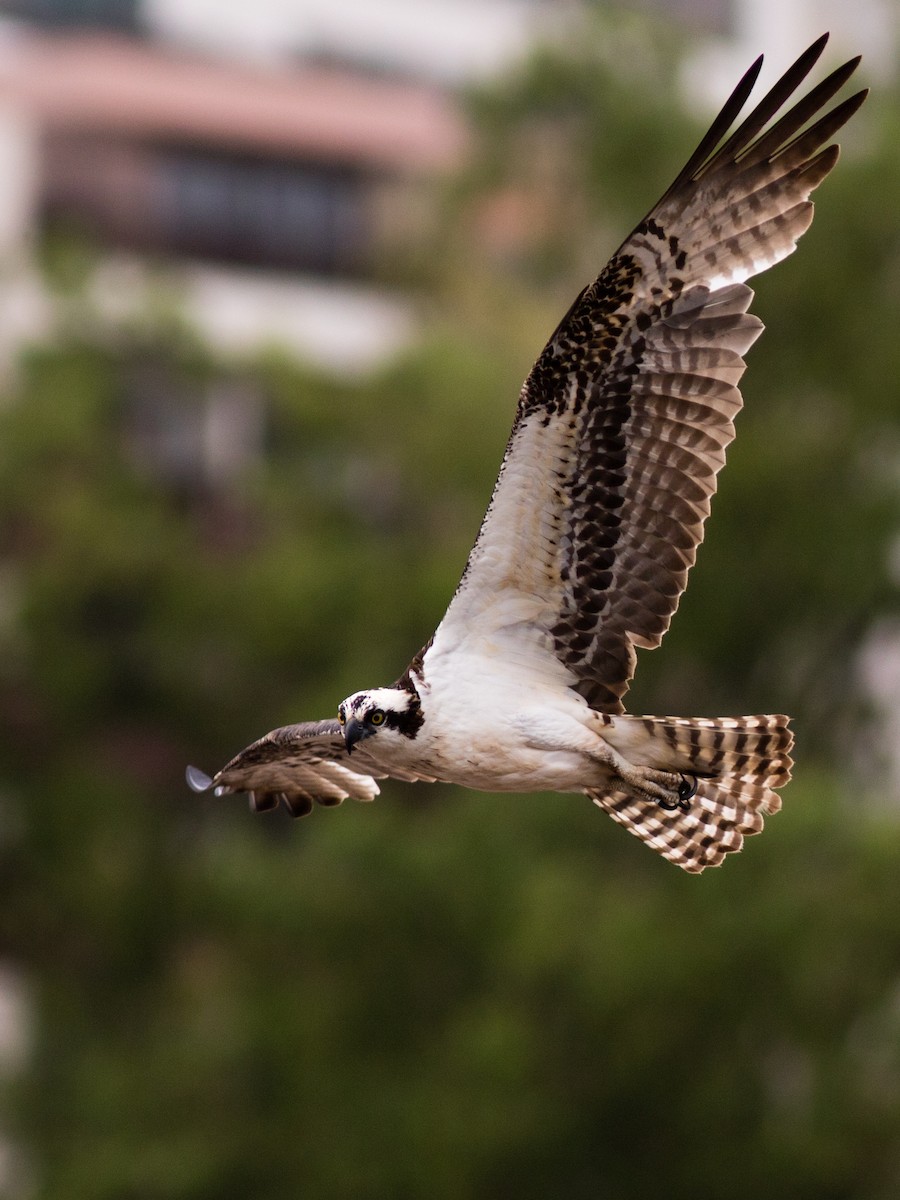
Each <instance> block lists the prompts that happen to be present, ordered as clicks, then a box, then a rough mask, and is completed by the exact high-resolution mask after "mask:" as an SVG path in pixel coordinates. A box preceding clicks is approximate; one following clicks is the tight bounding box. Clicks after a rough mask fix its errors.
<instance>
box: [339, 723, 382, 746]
mask: <svg viewBox="0 0 900 1200" xmlns="http://www.w3.org/2000/svg"><path fill="white" fill-rule="evenodd" d="M374 732H375V730H374V729H371V728H370V727H369V726H368V725H365V724H364V723H363V722H362V721H357V720H356V718H355V717H351V718H350V720H349V721H348V722H347V724H346V725H345V726H344V745H345V746H346V747H347V753H348V754H352V753H353V747H354V746H355V745H356V743H357V742H361V741H362V740H363V739H364V738H367V737H370V736H371V735H372V734H373V733H374Z"/></svg>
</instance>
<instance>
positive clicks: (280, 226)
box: [0, 27, 466, 360]
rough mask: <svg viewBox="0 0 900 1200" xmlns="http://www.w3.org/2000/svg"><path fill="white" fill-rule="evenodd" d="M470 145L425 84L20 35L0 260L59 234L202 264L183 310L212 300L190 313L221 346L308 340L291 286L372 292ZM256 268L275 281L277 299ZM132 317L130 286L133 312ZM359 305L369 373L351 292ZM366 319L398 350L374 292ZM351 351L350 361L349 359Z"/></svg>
mask: <svg viewBox="0 0 900 1200" xmlns="http://www.w3.org/2000/svg"><path fill="white" fill-rule="evenodd" d="M465 145H466V129H465V125H464V122H463V120H462V117H461V116H460V114H459V112H458V110H457V108H456V105H455V103H454V101H453V99H452V97H451V96H450V95H449V94H447V93H446V92H444V91H442V90H441V89H438V88H436V87H434V86H428V85H426V84H423V83H419V82H415V81H409V80H394V79H390V78H384V77H379V76H366V75H362V74H360V73H353V72H350V71H348V70H344V69H339V68H337V67H325V66H310V65H307V66H304V67H303V68H294V69H288V68H281V69H275V68H272V67H267V68H262V67H254V66H249V65H247V64H244V63H236V62H232V61H227V60H221V59H218V60H217V59H211V58H209V57H203V56H200V55H198V54H196V53H193V54H192V53H187V52H184V51H177V50H172V49H170V48H166V47H164V46H162V45H159V44H155V43H152V42H148V41H141V40H137V39H126V38H124V37H121V36H116V35H111V34H109V33H87V34H85V33H77V34H72V33H68V34H63V33H47V32H38V31H36V30H34V29H28V28H22V27H12V28H8V29H6V30H5V31H4V36H3V37H2V39H0V165H2V167H4V168H5V169H3V170H2V171H0V255H2V257H3V260H4V261H5V262H6V263H10V262H16V261H19V259H20V258H21V253H22V251H23V249H25V248H27V247H28V246H29V245H31V244H33V242H34V240H35V238H36V237H38V236H39V235H40V234H41V233H42V232H43V231H45V230H46V229H48V228H53V227H57V228H59V227H62V228H65V229H67V230H70V231H74V232H77V233H80V234H83V235H87V236H88V237H89V238H90V239H92V241H93V242H94V243H95V244H97V245H99V246H103V247H105V248H106V249H108V250H111V251H120V252H121V251H127V252H130V253H131V254H134V253H138V254H140V255H142V256H146V255H148V254H149V255H153V256H156V257H157V258H158V257H160V256H162V257H163V258H165V259H168V260H169V261H183V262H187V263H191V264H195V266H194V269H193V270H188V272H187V276H186V280H185V286H186V291H187V293H188V301H189V294H190V292H191V290H192V289H194V290H199V292H200V293H202V298H203V302H204V307H203V310H202V311H200V310H198V311H197V313H196V314H195V315H196V316H197V317H198V319H199V320H200V322H201V324H203V323H204V321H206V322H207V323H210V322H211V326H210V328H209V329H208V330H207V332H209V333H210V334H211V335H213V336H215V335H216V332H217V328H218V324H219V323H222V322H224V325H223V328H222V330H221V332H222V335H223V336H224V337H226V338H227V337H229V336H234V337H236V339H237V344H238V346H241V345H242V343H243V342H244V341H247V340H251V341H252V340H253V338H252V327H253V326H254V324H257V325H261V323H262V322H263V321H265V320H269V319H270V318H271V317H272V311H273V309H275V310H280V312H281V313H282V314H283V316H287V314H289V313H290V311H291V310H292V308H295V309H296V312H295V316H296V322H295V328H297V329H300V328H301V327H302V326H303V325H304V314H305V313H306V312H307V310H309V309H310V308H311V307H312V308H315V307H316V297H315V295H314V296H313V297H310V296H309V295H308V291H309V289H308V288H307V289H306V290H304V289H303V288H302V287H301V288H299V290H298V289H297V288H294V289H292V288H291V287H290V286H289V279H287V278H286V273H287V274H292V275H294V276H297V275H307V276H314V277H318V278H323V277H324V278H332V279H335V278H340V279H342V280H346V281H357V282H360V281H365V280H367V279H369V278H370V277H371V275H372V273H373V269H374V267H375V265H376V264H377V263H378V262H379V261H383V260H384V258H385V257H386V256H390V255H391V254H392V253H395V252H397V251H398V249H399V248H400V247H401V246H404V247H408V246H410V244H413V245H414V244H415V240H416V237H417V235H422V234H424V231H425V229H426V228H427V224H428V213H429V211H430V205H431V203H432V200H433V194H434V184H435V181H436V180H438V179H439V178H440V177H441V176H442V175H443V174H444V173H445V172H447V171H448V170H450V169H452V168H453V167H455V166H457V165H458V164H459V162H460V159H461V156H462V155H463V154H464V152H465ZM204 262H207V263H216V264H219V265H220V266H221V264H232V265H244V266H252V267H254V268H256V273H255V275H254V278H253V279H252V280H249V281H245V280H244V279H242V277H241V275H240V274H239V273H238V274H235V273H234V272H231V273H230V274H229V273H227V272H225V273H223V272H222V271H221V270H218V271H216V272H214V273H209V272H203V271H202V270H200V269H199V268H198V267H197V266H196V264H200V263H204ZM260 268H264V269H268V270H271V271H274V272H276V273H277V279H275V278H273V279H272V280H271V281H270V282H271V284H272V287H274V292H273V290H272V287H266V286H265V282H264V279H263V278H262V277H261V276H260V274H259V269H260ZM198 271H199V273H198ZM126 278H129V276H128V275H127V273H125V274H123V273H122V272H120V273H119V279H120V280H121V281H124V280H125V279H126ZM130 278H131V280H132V281H134V278H135V277H134V272H133V271H132V273H131V276H130ZM333 290H334V288H333V285H332V287H331V288H326V289H325V293H324V295H325V298H324V299H323V303H326V305H327V296H329V295H331V294H333ZM315 291H316V289H315V288H313V292H314V293H315ZM109 299H110V297H109V296H107V301H109ZM133 302H134V296H133V289H132V290H131V291H129V289H128V288H127V287H125V289H124V291H123V295H122V303H123V305H125V306H126V307H127V306H128V305H129V304H130V303H133ZM349 303H350V304H351V309H352V311H353V312H354V315H355V316H356V317H357V320H358V321H361V324H358V325H357V328H359V329H360V330H361V332H362V335H363V336H362V349H361V351H360V352H361V354H362V356H363V357H364V358H365V357H366V348H367V346H368V342H369V341H371V339H368V340H367V337H366V335H365V325H366V322H365V319H364V315H363V313H362V311H361V296H360V293H359V290H358V289H357V291H356V293H355V294H353V295H351V297H350V299H349ZM362 307H364V306H362ZM401 307H402V306H401ZM371 308H372V320H373V322H374V325H375V329H376V334H377V336H378V337H379V338H380V337H382V336H385V337H387V341H388V342H390V340H391V338H390V332H391V329H392V328H393V329H395V330H397V331H399V330H400V329H401V327H403V326H404V324H405V322H404V321H403V319H402V314H400V313H398V312H397V311H394V309H392V307H391V305H389V304H387V302H386V300H385V299H384V298H380V301H379V299H378V298H376V297H375V296H374V295H373V297H372V300H371ZM239 310H243V312H244V317H245V324H246V325H247V327H248V328H247V330H245V331H244V334H243V335H242V332H241V329H240V321H237V324H236V323H235V322H236V313H237V312H238V311H239ZM216 314H218V316H217V315H216ZM254 314H256V316H257V318H258V319H256V320H254ZM284 324H285V321H284V320H282V321H279V320H278V319H277V318H276V319H275V322H274V325H275V329H274V331H273V335H274V336H278V334H279V333H282V334H288V333H289V328H285V329H279V326H280V325H284ZM314 325H315V322H314ZM317 328H318V327H317ZM258 332H259V336H260V338H261V339H262V338H263V330H262V328H260V329H259V331H258ZM352 338H353V335H352V332H351V334H350V341H351V342H352ZM311 340H312V341H313V343H315V339H311ZM293 348H294V349H298V350H301V351H302V350H303V349H304V345H303V339H302V338H301V340H300V344H299V345H295V346H294V347H293ZM347 353H348V354H349V357H350V359H351V360H353V359H354V351H353V347H352V345H351V346H350V347H349V348H348V350H347ZM326 358H327V354H326Z"/></svg>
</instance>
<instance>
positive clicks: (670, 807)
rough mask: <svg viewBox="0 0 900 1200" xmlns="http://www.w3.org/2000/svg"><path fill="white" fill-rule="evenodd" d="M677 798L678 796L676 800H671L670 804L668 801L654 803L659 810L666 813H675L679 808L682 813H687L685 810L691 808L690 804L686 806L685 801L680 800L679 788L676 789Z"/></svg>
mask: <svg viewBox="0 0 900 1200" xmlns="http://www.w3.org/2000/svg"><path fill="white" fill-rule="evenodd" d="M678 796H679V798H678V799H677V800H673V801H671V802H670V801H668V800H657V802H656V803H657V804H658V805H659V807H660V808H663V809H665V811H666V812H675V811H676V810H677V809H679V808H680V809H681V810H682V811H683V812H687V810H688V809H689V808H690V807H691V806H690V804H688V802H687V800H684V799H682V798H681V788H680V787H679V789H678Z"/></svg>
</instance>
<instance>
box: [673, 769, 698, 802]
mask: <svg viewBox="0 0 900 1200" xmlns="http://www.w3.org/2000/svg"><path fill="white" fill-rule="evenodd" d="M696 795H697V776H696V775H682V777H681V783H680V784H679V785H678V799H679V801H681V802H682V803H683V804H684V803H686V802H687V801H688V800H690V799H692V798H693V797H694V796H696Z"/></svg>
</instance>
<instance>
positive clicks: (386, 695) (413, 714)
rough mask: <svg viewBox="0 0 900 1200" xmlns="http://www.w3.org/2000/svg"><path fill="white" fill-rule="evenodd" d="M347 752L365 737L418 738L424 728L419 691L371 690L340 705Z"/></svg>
mask: <svg viewBox="0 0 900 1200" xmlns="http://www.w3.org/2000/svg"><path fill="white" fill-rule="evenodd" d="M338 720H339V721H340V723H341V729H342V730H343V732H344V743H345V744H346V747H347V753H348V754H351V753H352V752H353V747H354V746H355V745H357V743H359V742H361V741H363V739H364V738H369V737H374V736H375V735H376V734H378V735H380V737H382V738H385V739H387V738H410V739H412V738H415V736H416V734H417V733H418V732H419V730H420V729H421V727H422V721H423V720H424V718H423V716H422V708H421V705H420V703H419V695H418V692H416V691H415V690H413V689H412V688H406V687H384V688H372V689H371V690H370V691H367V692H354V694H353V695H352V696H348V697H347V699H346V700H342V701H341V703H340V704H339V705H338Z"/></svg>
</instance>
